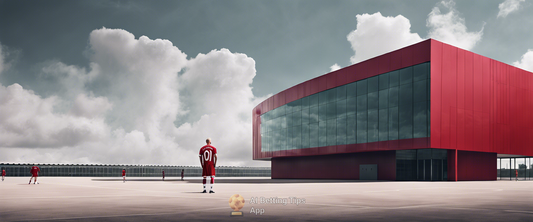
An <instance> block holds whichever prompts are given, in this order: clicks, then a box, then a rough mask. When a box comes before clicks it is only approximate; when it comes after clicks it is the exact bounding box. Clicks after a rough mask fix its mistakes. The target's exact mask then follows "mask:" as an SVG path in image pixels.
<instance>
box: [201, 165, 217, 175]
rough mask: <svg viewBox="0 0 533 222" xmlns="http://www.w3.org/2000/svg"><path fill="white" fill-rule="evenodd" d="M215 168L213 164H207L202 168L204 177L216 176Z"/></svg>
mask: <svg viewBox="0 0 533 222" xmlns="http://www.w3.org/2000/svg"><path fill="white" fill-rule="evenodd" d="M214 175H215V166H214V165H213V164H207V165H205V166H204V167H203V168H202V176H203V177H204V176H214Z"/></svg>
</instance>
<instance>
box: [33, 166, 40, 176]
mask: <svg viewBox="0 0 533 222" xmlns="http://www.w3.org/2000/svg"><path fill="white" fill-rule="evenodd" d="M39 171H41V169H39V167H38V166H33V167H32V168H31V170H30V173H31V175H33V176H34V177H36V176H38V175H39Z"/></svg>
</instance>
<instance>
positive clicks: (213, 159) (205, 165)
mask: <svg viewBox="0 0 533 222" xmlns="http://www.w3.org/2000/svg"><path fill="white" fill-rule="evenodd" d="M205 143H207V145H205V146H203V147H202V148H200V155H199V157H200V164H202V177H204V180H203V184H204V191H203V192H202V193H207V192H206V177H207V176H210V177H211V187H210V189H209V193H215V191H213V184H214V183H215V167H216V165H217V148H215V147H214V146H211V139H210V138H207V139H206V140H205ZM182 172H183V171H182ZM182 175H183V174H182Z"/></svg>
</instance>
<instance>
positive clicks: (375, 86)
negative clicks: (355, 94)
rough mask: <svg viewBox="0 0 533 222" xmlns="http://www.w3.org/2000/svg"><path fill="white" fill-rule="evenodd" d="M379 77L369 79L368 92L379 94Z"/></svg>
mask: <svg viewBox="0 0 533 222" xmlns="http://www.w3.org/2000/svg"><path fill="white" fill-rule="evenodd" d="M378 82H379V77H378V76H373V77H370V78H368V82H367V84H368V92H369V93H370V92H377V91H378V90H379V83H378Z"/></svg>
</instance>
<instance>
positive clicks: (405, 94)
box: [399, 83, 413, 106]
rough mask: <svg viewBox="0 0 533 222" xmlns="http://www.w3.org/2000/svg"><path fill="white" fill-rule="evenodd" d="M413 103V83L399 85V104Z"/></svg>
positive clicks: (407, 104) (410, 104)
mask: <svg viewBox="0 0 533 222" xmlns="http://www.w3.org/2000/svg"><path fill="white" fill-rule="evenodd" d="M412 105H413V84H412V83H409V84H404V85H401V86H400V97H399V106H412Z"/></svg>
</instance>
